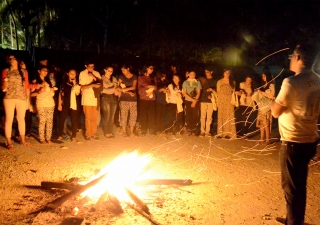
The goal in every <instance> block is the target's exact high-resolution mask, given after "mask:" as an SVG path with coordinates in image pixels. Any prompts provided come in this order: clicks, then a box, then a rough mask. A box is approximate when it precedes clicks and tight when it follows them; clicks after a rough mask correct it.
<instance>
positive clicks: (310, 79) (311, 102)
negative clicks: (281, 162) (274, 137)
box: [275, 71, 320, 143]
mask: <svg viewBox="0 0 320 225" xmlns="http://www.w3.org/2000/svg"><path fill="white" fill-rule="evenodd" d="M275 101H276V102H277V103H278V104H280V105H282V106H285V107H287V109H286V110H285V111H284V112H283V113H282V114H281V115H280V116H279V120H278V122H279V131H280V135H281V140H283V141H291V142H297V143H311V142H315V141H316V140H317V139H318V128H317V121H318V115H319V110H320V77H319V75H317V74H315V73H313V72H311V71H303V72H302V73H300V74H298V75H296V76H292V77H288V78H285V79H284V80H283V82H282V86H281V89H280V92H279V94H278V96H277V98H276V100H275Z"/></svg>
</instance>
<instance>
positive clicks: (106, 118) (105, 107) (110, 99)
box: [100, 94, 118, 135]
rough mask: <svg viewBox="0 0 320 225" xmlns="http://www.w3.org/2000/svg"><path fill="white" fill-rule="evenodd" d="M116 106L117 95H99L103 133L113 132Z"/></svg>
mask: <svg viewBox="0 0 320 225" xmlns="http://www.w3.org/2000/svg"><path fill="white" fill-rule="evenodd" d="M117 106H118V101H117V97H116V96H115V95H113V94H110V95H108V94H102V95H101V106H100V107H101V112H102V115H101V116H102V117H101V119H102V128H103V132H104V135H106V134H113V124H114V114H115V112H116V109H117Z"/></svg>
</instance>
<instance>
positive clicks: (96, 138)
mask: <svg viewBox="0 0 320 225" xmlns="http://www.w3.org/2000/svg"><path fill="white" fill-rule="evenodd" d="M91 139H93V140H95V141H97V140H99V137H98V136H97V135H94V136H92V137H91Z"/></svg>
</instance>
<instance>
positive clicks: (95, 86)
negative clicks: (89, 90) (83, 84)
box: [92, 84, 100, 88]
mask: <svg viewBox="0 0 320 225" xmlns="http://www.w3.org/2000/svg"><path fill="white" fill-rule="evenodd" d="M92 87H93V88H99V87H100V84H92Z"/></svg>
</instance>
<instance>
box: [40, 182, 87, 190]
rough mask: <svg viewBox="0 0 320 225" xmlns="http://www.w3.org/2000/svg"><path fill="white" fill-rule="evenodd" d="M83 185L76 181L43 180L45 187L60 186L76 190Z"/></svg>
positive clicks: (42, 183) (42, 185)
mask: <svg viewBox="0 0 320 225" xmlns="http://www.w3.org/2000/svg"><path fill="white" fill-rule="evenodd" d="M81 186H82V185H80V184H75V183H63V182H62V183H60V182H50V181H42V182H41V187H43V188H60V189H68V190H76V189H78V188H79V187H81Z"/></svg>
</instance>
